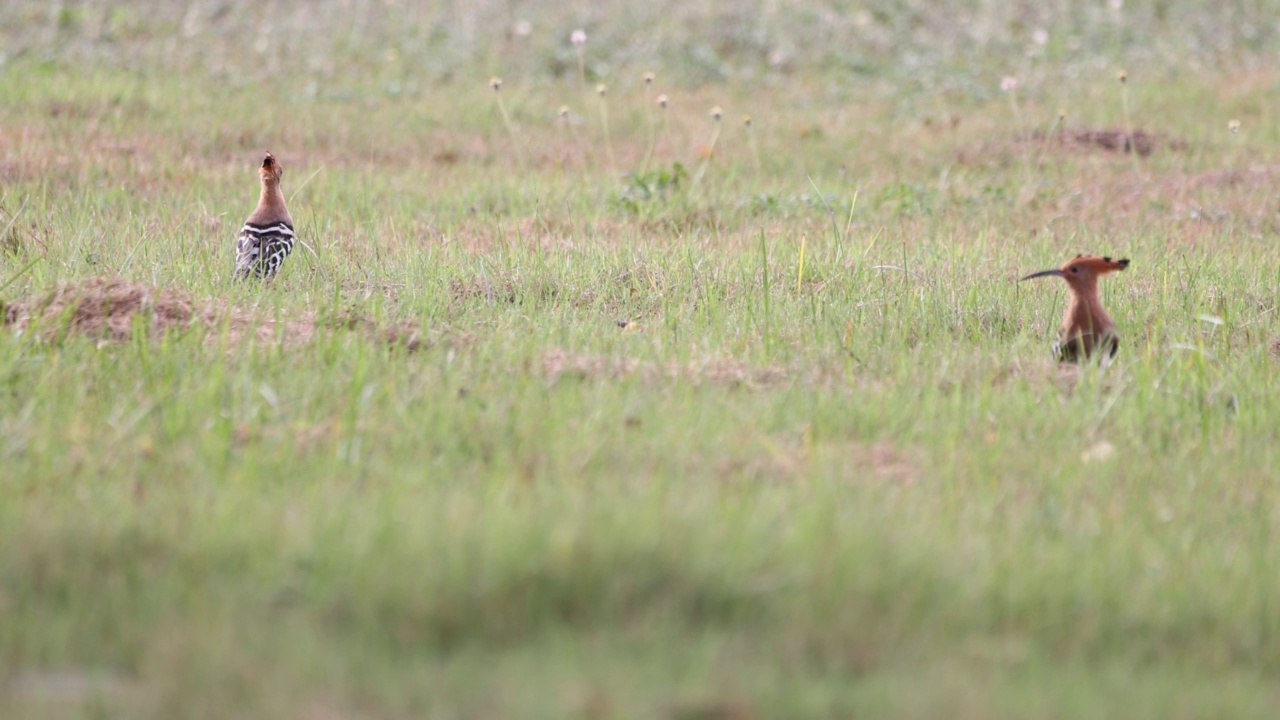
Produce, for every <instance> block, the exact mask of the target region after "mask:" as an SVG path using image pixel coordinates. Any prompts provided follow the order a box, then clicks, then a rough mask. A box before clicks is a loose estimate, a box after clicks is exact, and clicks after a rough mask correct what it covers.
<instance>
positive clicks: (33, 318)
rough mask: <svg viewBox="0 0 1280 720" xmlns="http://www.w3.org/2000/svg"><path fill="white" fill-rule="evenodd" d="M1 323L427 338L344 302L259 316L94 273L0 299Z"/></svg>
mask: <svg viewBox="0 0 1280 720" xmlns="http://www.w3.org/2000/svg"><path fill="white" fill-rule="evenodd" d="M0 313H2V315H0V318H2V319H3V324H4V325H6V326H10V327H12V328H14V329H16V330H18V331H19V332H35V333H38V334H39V336H40V337H41V338H42V339H44V340H46V341H49V342H58V341H61V340H63V339H65V338H67V337H70V336H72V335H85V336H88V337H94V338H101V339H103V340H108V341H115V342H123V341H126V340H128V339H130V338H132V337H133V336H134V334H135V333H138V332H142V333H146V334H149V335H152V336H158V335H162V334H164V333H166V332H184V331H187V330H190V329H203V330H205V331H206V332H209V339H210V340H211V341H215V340H217V339H218V338H219V337H220V334H219V333H218V332H216V331H218V330H222V329H225V331H226V337H227V338H228V340H229V341H230V342H232V343H238V342H242V341H244V340H247V339H250V338H252V339H256V340H258V341H261V342H272V343H279V344H283V345H285V346H289V347H296V346H301V345H305V344H307V343H310V342H311V341H312V340H313V339H315V337H316V335H317V333H318V331H321V330H324V329H331V330H342V331H347V332H352V333H357V334H360V335H363V336H365V337H367V338H369V339H370V340H374V341H377V342H382V343H385V344H387V345H392V346H396V347H402V348H404V349H406V350H419V349H424V348H426V347H429V346H430V345H431V344H432V340H431V338H429V337H427V335H426V334H425V333H423V332H422V330H421V329H420V328H419V327H417V326H416V325H415V324H413V323H410V322H399V323H395V324H393V325H390V326H387V325H385V324H379V323H377V322H375V321H373V320H371V319H370V318H368V317H366V316H364V315H362V314H360V313H359V312H358V311H357V310H355V309H346V310H343V311H340V312H338V313H336V314H334V315H333V316H330V317H321V316H319V315H317V314H315V313H304V314H302V315H301V316H298V317H295V318H282V317H270V318H268V317H263V314H262V312H261V311H256V310H253V309H250V308H242V307H237V306H234V305H227V304H226V303H223V302H211V303H203V304H201V303H197V302H195V301H193V300H192V299H191V298H190V296H188V295H187V294H186V293H183V292H180V291H177V290H166V289H156V288H152V287H149V286H147V285H143V284H140V283H132V282H128V281H126V280H123V279H121V278H103V277H95V278H89V279H86V280H82V281H79V282H74V283H64V284H62V285H59V286H58V287H57V288H55V289H54V290H53V291H51V292H49V293H47V294H45V295H44V296H41V297H35V298H28V299H23V300H16V301H13V302H9V303H4V304H0Z"/></svg>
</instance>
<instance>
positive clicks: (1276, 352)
mask: <svg viewBox="0 0 1280 720" xmlns="http://www.w3.org/2000/svg"><path fill="white" fill-rule="evenodd" d="M1271 357H1272V358H1273V359H1275V360H1280V337H1277V338H1276V339H1274V340H1272V341H1271Z"/></svg>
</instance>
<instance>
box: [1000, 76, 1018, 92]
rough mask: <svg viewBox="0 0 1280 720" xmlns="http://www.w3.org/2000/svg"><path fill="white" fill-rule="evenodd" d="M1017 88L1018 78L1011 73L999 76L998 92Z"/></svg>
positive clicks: (1011, 90)
mask: <svg viewBox="0 0 1280 720" xmlns="http://www.w3.org/2000/svg"><path fill="white" fill-rule="evenodd" d="M1017 89H1018V78H1016V77H1014V76H1012V75H1005V76H1004V77H1003V78H1000V92H1013V91H1014V90H1017Z"/></svg>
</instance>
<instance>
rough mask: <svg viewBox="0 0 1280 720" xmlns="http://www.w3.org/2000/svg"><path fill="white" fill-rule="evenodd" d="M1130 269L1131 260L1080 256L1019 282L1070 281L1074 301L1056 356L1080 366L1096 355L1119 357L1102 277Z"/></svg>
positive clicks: (1064, 314) (1057, 344)
mask: <svg viewBox="0 0 1280 720" xmlns="http://www.w3.org/2000/svg"><path fill="white" fill-rule="evenodd" d="M1127 267H1129V259H1128V258H1122V259H1120V260H1112V259H1111V258H1109V257H1097V256H1094V255H1077V256H1075V257H1074V258H1072V259H1071V260H1068V261H1067V262H1066V264H1064V265H1063V266H1062V267H1060V268H1057V269H1054V270H1041V271H1040V272H1036V273H1031V274H1030V275H1028V276H1026V277H1024V278H1022V279H1021V280H1019V281H1018V282H1022V280H1030V279H1031V278H1038V277H1046V276H1049V275H1054V276H1056V277H1060V278H1062V279H1063V280H1066V281H1067V289H1068V290H1070V291H1071V302H1070V303H1069V304H1068V305H1067V311H1066V312H1065V313H1063V315H1062V329H1061V330H1059V331H1058V342H1057V343H1054V346H1053V354H1054V355H1055V356H1056V357H1057V358H1058V360H1059V361H1060V362H1070V363H1078V362H1080V361H1082V360H1086V359H1088V358H1090V357H1092V356H1093V354H1094V353H1095V352H1099V353H1105V354H1106V357H1107V358H1108V359H1110V358H1112V357H1115V354H1116V351H1117V350H1119V349H1120V338H1119V337H1118V336H1117V335H1116V324H1115V323H1114V322H1112V320H1111V316H1110V315H1108V314H1107V311H1106V310H1103V309H1102V301H1101V300H1099V299H1098V278H1099V277H1101V276H1103V275H1106V274H1107V273H1109V272H1114V271H1116V270H1124V269H1125V268H1127Z"/></svg>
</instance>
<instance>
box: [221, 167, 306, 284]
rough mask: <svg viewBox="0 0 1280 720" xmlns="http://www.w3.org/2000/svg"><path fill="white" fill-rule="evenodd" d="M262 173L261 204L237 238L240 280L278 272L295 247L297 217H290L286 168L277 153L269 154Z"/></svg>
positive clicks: (261, 170) (238, 278) (236, 274)
mask: <svg viewBox="0 0 1280 720" xmlns="http://www.w3.org/2000/svg"><path fill="white" fill-rule="evenodd" d="M258 175H259V176H260V178H261V180H262V195H261V196H260V197H259V198H258V207H257V209H256V210H254V211H253V214H252V215H250V216H249V219H248V220H246V221H245V222H244V227H242V228H240V237H239V239H238V240H236V273H235V277H236V279H237V280H240V279H243V278H247V277H249V276H250V275H257V276H258V277H260V278H269V277H271V276H272V275H275V274H276V271H278V270H279V269H280V265H281V264H283V263H284V259H285V258H286V257H288V256H289V252H290V251H292V250H293V241H294V236H293V218H292V217H290V216H289V208H287V207H285V204H284V193H283V192H281V191H280V178H281V177H282V176H283V175H284V168H282V167H280V162H279V161H278V160H276V158H275V156H274V155H272V154H271V153H267V156H266V157H265V158H263V160H262V167H261V168H259V170H258Z"/></svg>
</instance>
